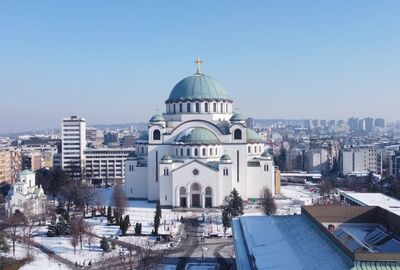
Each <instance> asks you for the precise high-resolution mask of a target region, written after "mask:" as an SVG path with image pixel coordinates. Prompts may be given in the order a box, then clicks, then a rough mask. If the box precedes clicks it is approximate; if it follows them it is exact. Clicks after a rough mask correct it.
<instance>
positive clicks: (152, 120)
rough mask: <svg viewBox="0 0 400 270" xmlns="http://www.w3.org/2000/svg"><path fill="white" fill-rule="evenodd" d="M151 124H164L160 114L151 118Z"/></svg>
mask: <svg viewBox="0 0 400 270" xmlns="http://www.w3.org/2000/svg"><path fill="white" fill-rule="evenodd" d="M150 122H151V123H157V122H165V119H164V117H163V116H162V115H161V114H155V115H153V117H152V118H151V119H150Z"/></svg>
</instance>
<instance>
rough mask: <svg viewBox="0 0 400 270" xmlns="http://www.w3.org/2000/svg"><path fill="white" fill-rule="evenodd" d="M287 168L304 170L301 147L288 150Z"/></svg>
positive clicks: (289, 169) (288, 169)
mask: <svg viewBox="0 0 400 270" xmlns="http://www.w3.org/2000/svg"><path fill="white" fill-rule="evenodd" d="M285 170H286V171H288V172H290V171H302V170H304V157H303V151H302V150H301V149H297V148H295V149H290V150H288V151H286V160H285Z"/></svg>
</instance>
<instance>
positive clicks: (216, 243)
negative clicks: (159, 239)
mask: <svg viewBox="0 0 400 270" xmlns="http://www.w3.org/2000/svg"><path fill="white" fill-rule="evenodd" d="M201 235H202V227H201V224H200V222H199V221H198V218H197V217H190V218H187V219H186V221H185V223H184V228H183V232H182V241H181V244H180V246H179V247H178V248H176V249H174V250H171V251H170V252H168V254H167V255H166V256H165V258H164V264H174V265H177V269H178V270H181V269H185V266H186V264H188V263H215V264H218V265H219V269H221V270H224V269H235V259H233V258H232V257H231V256H232V254H231V253H230V252H221V250H222V249H224V250H230V249H231V250H232V251H233V242H232V239H229V238H228V239H225V238H224V239H205V241H204V242H201V241H200V239H201Z"/></svg>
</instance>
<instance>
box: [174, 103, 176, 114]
mask: <svg viewBox="0 0 400 270" xmlns="http://www.w3.org/2000/svg"><path fill="white" fill-rule="evenodd" d="M174 113H176V104H174Z"/></svg>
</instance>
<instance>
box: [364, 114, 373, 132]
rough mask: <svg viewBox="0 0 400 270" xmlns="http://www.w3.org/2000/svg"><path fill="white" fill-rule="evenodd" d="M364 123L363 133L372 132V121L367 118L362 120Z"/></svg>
mask: <svg viewBox="0 0 400 270" xmlns="http://www.w3.org/2000/svg"><path fill="white" fill-rule="evenodd" d="M364 121H365V131H366V132H372V131H374V119H373V118H371V117H367V118H365V119H364Z"/></svg>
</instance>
